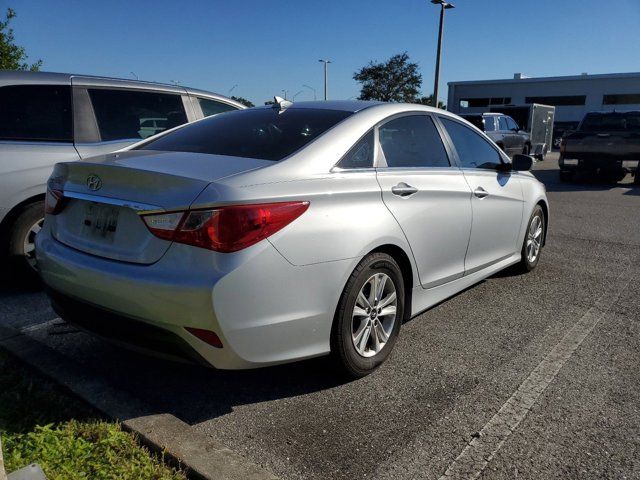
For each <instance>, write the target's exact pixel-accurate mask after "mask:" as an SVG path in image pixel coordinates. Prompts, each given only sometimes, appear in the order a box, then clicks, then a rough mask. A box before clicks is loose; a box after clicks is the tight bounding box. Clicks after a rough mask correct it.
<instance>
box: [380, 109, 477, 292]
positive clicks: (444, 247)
mask: <svg viewBox="0 0 640 480" xmlns="http://www.w3.org/2000/svg"><path fill="white" fill-rule="evenodd" d="M378 138H379V148H380V150H379V151H380V155H379V156H378V157H379V162H378V166H377V168H376V174H377V178H378V182H379V184H380V187H381V189H382V199H383V201H384V203H385V205H386V206H387V208H388V209H389V211H390V212H391V213H392V214H393V216H394V217H395V218H396V220H397V221H398V223H399V224H400V227H401V228H402V230H403V231H404V234H405V236H406V238H407V241H408V242H409V245H410V247H411V251H412V252H413V256H414V259H415V262H416V265H417V268H418V275H419V277H420V283H421V284H422V286H423V287H424V288H432V287H436V286H438V285H441V284H444V283H447V282H450V281H452V280H455V279H457V278H460V277H462V276H463V275H464V256H465V252H466V250H467V245H468V242H469V234H470V231H471V191H470V190H469V186H468V185H467V182H466V181H465V179H464V176H463V174H462V172H461V171H460V169H459V168H457V167H456V166H455V165H452V164H451V162H450V161H449V157H448V154H447V151H446V149H445V146H444V144H443V142H442V139H441V137H440V133H439V131H438V128H437V127H436V124H435V122H434V120H433V118H432V117H431V116H430V115H426V114H417V113H416V114H409V115H403V116H399V117H396V118H393V119H391V120H389V121H387V122H386V123H384V124H382V125H380V126H379V127H378ZM380 162H382V164H380Z"/></svg>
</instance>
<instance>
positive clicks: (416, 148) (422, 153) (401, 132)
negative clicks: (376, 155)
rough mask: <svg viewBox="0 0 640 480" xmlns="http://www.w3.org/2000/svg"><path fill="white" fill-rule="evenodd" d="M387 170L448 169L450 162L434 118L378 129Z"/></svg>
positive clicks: (402, 119) (423, 117)
mask: <svg viewBox="0 0 640 480" xmlns="http://www.w3.org/2000/svg"><path fill="white" fill-rule="evenodd" d="M378 132H379V136H380V145H381V147H382V151H383V152H384V156H385V158H386V160H387V166H388V167H449V166H450V163H449V158H448V157H447V152H446V150H445V149H444V145H443V143H442V139H441V138H440V134H439V133H438V130H437V129H436V126H435V124H434V123H433V120H432V119H431V117H429V116H427V115H410V116H406V117H400V118H396V119H395V120H391V121H389V122H387V123H385V124H384V125H382V126H381V127H380V128H379V129H378Z"/></svg>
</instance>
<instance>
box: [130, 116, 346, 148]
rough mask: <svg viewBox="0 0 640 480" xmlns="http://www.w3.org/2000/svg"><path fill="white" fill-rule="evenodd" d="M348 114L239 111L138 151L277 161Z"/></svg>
mask: <svg viewBox="0 0 640 480" xmlns="http://www.w3.org/2000/svg"><path fill="white" fill-rule="evenodd" d="M349 115H351V112H345V111H340V110H324V109H296V108H289V109H287V110H284V111H282V112H281V111H279V110H278V109H277V108H259V109H248V110H239V111H235V112H227V113H225V114H224V115H216V116H213V117H210V118H207V119H205V120H202V121H200V122H197V123H194V124H191V125H186V126H184V127H183V128H180V129H178V130H176V131H175V132H172V133H168V134H167V135H164V136H162V137H160V138H158V139H156V140H152V141H150V142H149V143H146V144H144V145H141V146H140V147H138V149H139V150H161V151H171V152H192V153H209V154H215V155H229V156H232V157H248V158H258V159H262V160H273V161H278V160H282V159H283V158H285V157H287V156H289V155H291V154H292V153H294V152H296V151H298V150H300V149H301V148H302V147H304V146H305V145H307V144H308V143H309V142H311V141H312V140H314V139H315V138H318V137H319V136H320V135H322V134H323V133H324V132H326V131H327V130H328V129H330V128H331V127H333V126H334V125H336V124H337V123H338V122H340V121H342V120H344V119H345V118H346V117H348V116H349Z"/></svg>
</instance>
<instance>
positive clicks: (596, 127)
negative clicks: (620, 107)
mask: <svg viewBox="0 0 640 480" xmlns="http://www.w3.org/2000/svg"><path fill="white" fill-rule="evenodd" d="M639 162H640V111H631V112H601V113H600V112H591V113H587V114H586V115H585V116H584V118H583V119H582V121H581V122H580V125H578V129H577V130H575V131H573V132H571V133H568V134H566V135H565V136H564V138H563V139H562V141H561V142H560V160H559V161H558V163H559V166H560V180H561V181H569V180H571V178H572V177H573V176H574V174H575V173H576V172H578V171H587V172H590V173H596V174H599V175H600V176H602V177H605V178H606V179H607V180H612V181H616V182H617V181H619V180H622V178H624V176H625V175H626V174H627V173H629V172H633V173H634V175H635V183H636V184H640V168H639V167H638V163H639Z"/></svg>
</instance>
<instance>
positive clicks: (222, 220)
mask: <svg viewBox="0 0 640 480" xmlns="http://www.w3.org/2000/svg"><path fill="white" fill-rule="evenodd" d="M307 208H309V202H279V203H261V204H255V205H232V206H229V207H221V208H215V209H211V210H189V211H186V212H174V213H164V214H160V215H145V216H143V217H142V218H143V220H144V222H145V224H146V225H147V228H148V229H149V230H150V231H151V233H153V234H154V235H155V236H156V237H159V238H162V239H165V240H169V241H173V242H177V243H184V244H187V245H194V246H196V247H201V248H206V249H209V250H213V251H216V252H223V253H230V252H237V251H238V250H242V249H244V248H247V247H250V246H251V245H254V244H256V243H258V242H259V241H261V240H263V239H265V238H267V237H269V236H270V235H273V234H274V233H276V232H277V231H278V230H281V229H282V228H284V227H286V226H287V225H289V224H290V223H291V222H293V221H294V220H295V219H296V218H298V217H299V216H300V215H302V214H303V213H304V212H305V211H306V210H307Z"/></svg>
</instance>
